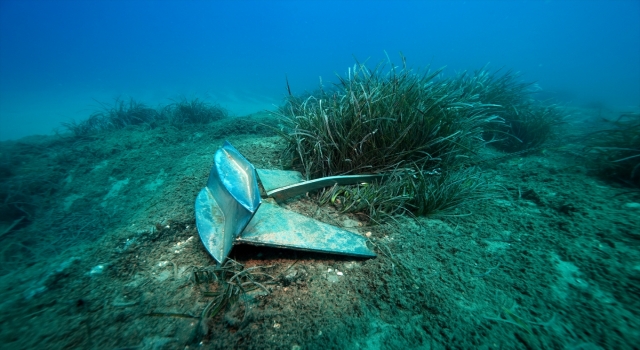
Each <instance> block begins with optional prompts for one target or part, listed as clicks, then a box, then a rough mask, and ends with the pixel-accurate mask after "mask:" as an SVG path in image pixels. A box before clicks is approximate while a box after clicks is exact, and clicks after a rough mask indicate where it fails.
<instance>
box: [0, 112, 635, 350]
mask: <svg viewBox="0 0 640 350" xmlns="http://www.w3.org/2000/svg"><path fill="white" fill-rule="evenodd" d="M271 118H272V117H271V116H269V115H268V113H258V114H254V115H249V116H246V117H239V118H238V117H237V118H232V119H227V120H223V121H220V122H217V123H214V124H210V125H206V126H185V127H183V128H175V127H169V126H166V127H159V128H156V129H152V130H146V129H144V128H130V129H124V130H118V131H113V132H107V133H102V134H98V135H95V136H94V137H91V138H86V139H73V138H69V137H59V136H56V137H43V138H26V139H23V140H20V141H17V142H5V143H3V144H2V145H1V152H2V159H3V162H4V164H5V165H7V164H8V165H9V166H10V171H7V172H0V180H1V181H3V186H5V188H6V189H10V190H11V191H16V193H18V194H16V195H15V196H14V198H19V193H20V192H21V191H22V192H25V193H36V194H37V195H35V198H37V200H38V203H37V207H38V208H37V209H33V208H27V207H23V209H24V211H25V213H29V214H30V215H26V214H25V217H24V218H23V219H22V221H20V222H18V223H17V224H16V226H14V228H13V229H11V230H8V231H6V229H7V228H8V227H9V225H10V224H12V223H13V222H14V221H12V220H9V219H8V218H3V217H0V223H2V225H3V226H2V227H0V232H4V231H6V232H5V233H4V234H3V235H2V236H0V252H1V253H2V255H1V256H0V258H1V259H2V260H1V262H2V264H1V266H0V275H1V276H0V344H2V348H3V349H36V348H38V349H43V348H47V349H187V348H203V349H235V348H237V349H405V348H413V349H416V348H419V349H633V348H636V347H637V344H640V316H639V315H640V251H639V247H640V208H639V207H640V205H639V204H637V203H639V202H640V194H639V193H638V192H637V191H635V192H634V191H631V190H630V189H629V188H624V187H621V186H618V185H616V184H611V183H607V182H604V181H603V180H601V179H599V178H597V177H595V176H593V175H591V174H590V173H589V171H588V169H587V168H586V167H585V165H584V164H582V162H581V160H580V159H579V158H577V157H575V156H573V155H572V154H571V153H570V152H565V151H559V150H547V151H544V152H541V153H538V154H535V155H530V156H525V157H522V156H519V157H507V158H503V159H502V160H500V161H496V162H487V163H485V164H484V165H482V168H483V171H484V173H485V175H486V176H487V178H488V179H490V180H491V181H492V182H493V183H494V184H496V185H498V186H499V187H501V188H502V189H503V190H504V191H503V192H502V193H503V195H502V196H498V197H496V199H495V200H491V201H487V202H482V203H479V204H476V205H474V206H473V207H471V208H467V209H469V210H470V211H471V213H472V215H469V216H441V217H421V218H417V219H413V218H408V217H399V218H397V220H396V221H393V222H390V223H387V224H382V225H371V224H369V223H367V222H366V221H363V220H361V217H359V216H357V215H347V214H342V213H340V212H338V211H337V210H336V209H335V208H333V207H330V206H325V207H319V206H318V205H317V204H316V202H315V201H313V199H312V198H310V197H308V196H302V197H299V198H296V199H293V200H290V201H288V202H286V203H284V204H283V206H285V207H286V208H288V209H290V210H293V211H296V212H299V213H302V214H304V215H307V216H310V217H313V218H315V219H318V220H321V221H324V222H326V223H329V224H332V225H336V226H340V227H344V228H346V229H348V230H350V231H352V232H356V233H358V234H362V235H365V236H368V237H369V241H370V242H369V243H370V244H371V247H372V249H374V251H375V252H376V253H377V255H378V256H377V258H375V259H353V258H349V257H340V256H333V255H327V254H314V253H305V252H296V251H292V250H284V249H269V248H259V247H249V246H236V247H234V249H233V251H232V253H231V255H230V257H231V258H232V259H234V260H235V261H237V262H238V263H240V264H242V265H244V267H245V268H251V267H257V266H263V267H264V268H263V269H261V270H263V271H266V273H268V274H269V275H270V276H272V277H273V283H270V284H268V285H265V287H266V288H267V292H265V291H264V290H262V289H258V290H256V291H252V292H248V293H246V294H243V295H242V296H241V297H240V298H239V299H238V301H236V302H234V303H229V304H227V305H226V306H225V307H224V308H223V309H222V310H221V311H220V312H219V313H218V314H217V315H216V316H215V317H214V318H212V319H203V318H202V317H201V315H202V311H203V309H204V308H205V306H206V305H207V304H208V303H209V302H210V300H211V297H210V296H208V295H209V294H207V291H210V290H214V289H215V283H214V282H202V281H200V283H196V281H195V279H194V276H193V271H194V270H195V269H198V268H202V267H206V266H211V265H215V261H214V260H213V259H212V258H211V257H210V256H209V255H208V253H207V252H206V251H205V249H204V247H203V245H202V243H201V242H200V239H199V236H198V232H197V230H196V228H195V218H194V199H195V197H196V195H197V193H198V191H199V190H200V189H201V188H202V187H203V186H204V185H205V183H206V179H207V177H208V174H209V170H210V168H211V165H212V156H213V154H214V152H215V151H216V150H217V149H218V148H219V147H220V146H221V145H222V143H223V142H224V140H228V141H230V142H231V143H232V144H233V145H234V146H235V147H236V148H237V149H238V150H239V151H240V152H241V153H242V154H243V155H245V157H246V158H247V159H249V161H251V162H252V163H253V164H254V165H255V166H256V167H257V168H266V169H280V168H281V165H280V161H279V159H280V155H281V152H282V150H283V149H284V146H285V145H284V143H283V141H282V140H281V139H280V138H279V137H278V136H275V135H274V133H273V132H272V131H271V130H270V129H268V128H266V127H264V126H261V125H260V124H257V123H261V122H264V123H267V124H269V123H274V122H273V119H271ZM25 205H26V204H25ZM2 220H5V221H2Z"/></svg>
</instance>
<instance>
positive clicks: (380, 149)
mask: <svg viewBox="0 0 640 350" xmlns="http://www.w3.org/2000/svg"><path fill="white" fill-rule="evenodd" d="M404 62H405V61H404V58H403V65H402V66H400V67H395V66H393V65H390V64H380V65H378V66H376V67H375V68H374V69H369V68H367V67H366V66H365V65H363V64H359V63H358V64H356V65H355V66H354V67H353V68H350V69H349V72H348V74H347V76H339V77H338V82H337V84H336V86H335V88H334V89H332V90H331V91H330V92H328V91H326V90H324V89H320V90H318V91H317V92H316V93H314V94H311V95H308V96H306V97H305V98H300V97H298V96H293V95H292V94H291V93H290V94H289V96H288V98H287V100H286V103H285V106H283V107H281V108H280V117H281V119H282V123H281V128H280V130H279V132H280V135H281V136H282V137H283V138H284V139H285V141H286V142H287V149H286V151H285V156H284V159H285V161H286V162H288V164H289V165H290V166H291V167H293V168H294V169H297V170H300V171H301V172H302V173H303V174H304V176H305V177H306V178H307V179H313V178H318V177H323V176H332V175H342V174H362V173H391V174H392V175H390V176H389V179H388V180H387V181H385V182H384V183H379V184H378V183H372V184H361V185H356V186H335V187H333V188H331V189H326V190H325V191H323V192H322V193H321V194H320V195H319V201H320V203H332V204H333V205H336V206H338V207H339V209H340V210H341V211H343V212H360V213H364V214H365V215H367V216H368V217H370V218H372V219H376V218H381V217H384V216H390V215H394V214H398V213H412V214H417V215H426V214H431V213H435V212H446V211H450V210H452V209H454V208H455V207H457V206H458V205H459V204H461V203H463V202H465V199H468V200H474V199H479V198H481V197H483V196H482V195H476V194H475V193H476V192H477V193H482V189H483V188H484V184H485V181H483V180H481V176H480V173H479V172H478V170H477V169H476V168H473V167H470V166H469V164H470V163H471V160H472V159H473V157H474V155H475V154H477V153H478V152H479V150H480V149H482V148H483V147H484V146H485V144H486V141H485V140H484V138H483V135H484V134H485V132H486V130H489V129H491V130H493V129H497V128H499V127H500V126H501V125H502V122H501V119H500V118H499V117H498V116H497V115H496V114H495V113H493V111H494V110H495V109H496V106H494V105H492V104H487V103H483V102H482V101H481V100H480V98H479V94H478V93H477V92H475V91H473V89H476V88H477V86H478V85H477V84H476V82H474V83H473V84H472V83H471V82H470V80H468V79H466V77H465V76H464V75H462V76H460V75H459V76H456V77H454V78H448V79H445V78H442V77H441V74H440V73H441V72H442V69H438V70H435V71H428V72H427V73H423V74H420V73H417V72H414V71H413V70H411V69H409V68H407V66H406V64H405V63H404Z"/></svg>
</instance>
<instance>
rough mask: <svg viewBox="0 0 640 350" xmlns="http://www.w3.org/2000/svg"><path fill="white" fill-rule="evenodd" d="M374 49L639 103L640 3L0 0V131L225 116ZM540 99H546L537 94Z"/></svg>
mask: <svg viewBox="0 0 640 350" xmlns="http://www.w3.org/2000/svg"><path fill="white" fill-rule="evenodd" d="M385 52H386V53H388V55H389V57H390V58H391V59H392V60H393V61H394V62H396V63H400V59H399V55H398V53H399V52H402V53H403V54H404V55H405V56H406V57H407V63H408V65H409V66H411V67H414V68H421V67H425V66H427V65H429V64H431V66H432V67H441V66H445V65H446V66H447V70H446V71H445V72H446V74H453V73H455V72H457V71H460V70H467V69H468V70H474V69H478V68H481V67H482V66H484V65H485V64H486V63H490V67H491V68H496V69H497V68H500V67H503V66H504V67H507V68H511V69H514V70H516V71H521V72H522V73H523V77H524V79H525V80H531V81H537V82H538V84H539V85H540V86H541V87H542V88H543V89H544V90H545V91H547V92H549V93H550V95H553V96H555V97H557V98H558V99H560V100H563V101H565V102H567V103H570V104H573V105H578V106H579V105H589V104H598V105H606V106H610V107H611V108H620V109H624V108H629V107H637V106H639V105H640V1H637V0H635V1H622V0H618V1H611V0H608V1H476V0H474V1H113V0H110V1H52V0H48V1H24V0H21V1H17V0H16V1H9V0H1V1H0V139H2V140H4V139H16V138H20V137H23V136H26V135H32V134H47V133H51V132H52V130H53V129H54V128H56V127H59V126H60V122H64V121H69V120H71V119H76V120H79V119H83V118H86V117H87V116H88V115H89V114H90V113H91V112H92V111H95V110H96V109H98V108H99V106H100V104H99V103H100V102H106V103H109V102H111V101H112V100H113V98H115V97H118V96H120V97H125V98H127V97H133V98H134V99H136V100H138V101H141V102H144V103H147V104H150V105H156V104H167V103H170V102H171V100H170V99H176V98H180V97H182V96H185V97H188V98H190V97H200V98H207V99H208V100H209V101H211V102H217V103H220V104H221V105H222V106H224V107H226V108H228V109H229V110H230V111H231V113H232V114H235V115H243V114H248V113H252V112H256V111H260V110H263V109H270V108H273V106H274V105H277V104H279V103H280V102H281V99H282V97H283V96H284V94H285V93H286V84H285V76H288V79H289V82H290V85H291V87H292V90H293V91H294V92H303V91H304V90H313V89H314V88H315V87H317V85H318V81H319V77H322V79H323V81H324V83H325V84H328V83H329V82H331V81H332V80H334V77H335V74H336V73H339V74H345V73H346V72H347V68H348V67H349V66H352V65H353V64H354V62H355V61H354V57H355V58H357V59H358V60H359V61H367V62H368V63H370V64H372V65H374V64H375V63H378V62H379V61H381V60H384V59H386V56H385ZM545 96H546V95H545Z"/></svg>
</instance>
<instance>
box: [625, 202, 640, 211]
mask: <svg viewBox="0 0 640 350" xmlns="http://www.w3.org/2000/svg"><path fill="white" fill-rule="evenodd" d="M624 207H625V208H627V209H633V210H638V209H640V203H635V202H631V203H626V204H625V205H624Z"/></svg>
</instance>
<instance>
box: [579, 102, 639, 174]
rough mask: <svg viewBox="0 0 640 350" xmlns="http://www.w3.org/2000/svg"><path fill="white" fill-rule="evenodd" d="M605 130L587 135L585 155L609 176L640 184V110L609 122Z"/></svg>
mask: <svg viewBox="0 0 640 350" xmlns="http://www.w3.org/2000/svg"><path fill="white" fill-rule="evenodd" d="M605 123H606V124H607V127H606V128H605V129H602V130H599V131H596V132H593V133H591V134H589V135H588V136H587V141H586V143H587V146H586V147H585V156H586V158H587V160H588V162H589V164H590V165H591V168H593V169H595V171H596V172H597V173H599V174H600V175H602V176H603V177H605V178H607V179H611V180H614V181H617V182H622V183H626V184H628V185H631V186H635V187H639V186H640V113H637V112H636V113H623V114H621V115H620V117H619V118H618V119H617V120H613V121H605Z"/></svg>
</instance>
